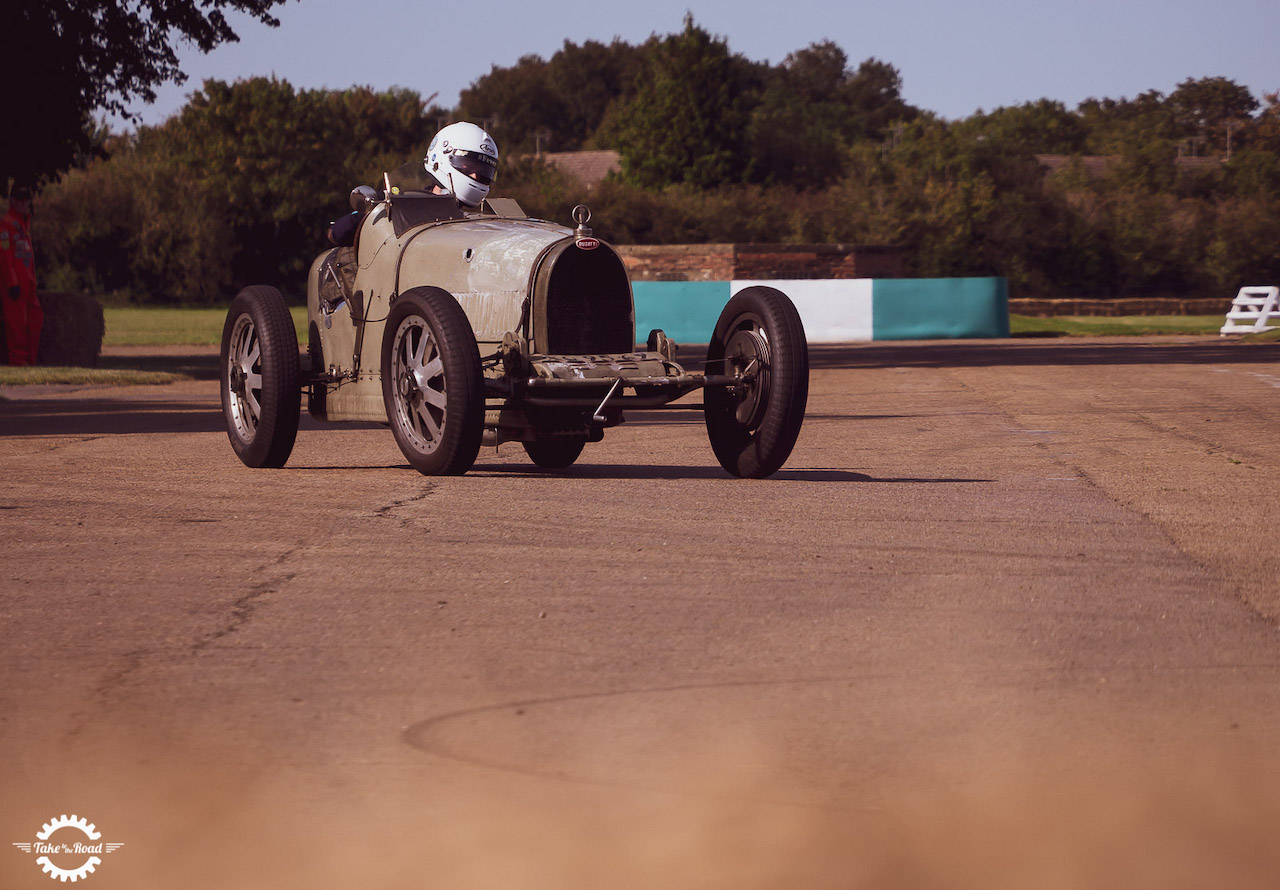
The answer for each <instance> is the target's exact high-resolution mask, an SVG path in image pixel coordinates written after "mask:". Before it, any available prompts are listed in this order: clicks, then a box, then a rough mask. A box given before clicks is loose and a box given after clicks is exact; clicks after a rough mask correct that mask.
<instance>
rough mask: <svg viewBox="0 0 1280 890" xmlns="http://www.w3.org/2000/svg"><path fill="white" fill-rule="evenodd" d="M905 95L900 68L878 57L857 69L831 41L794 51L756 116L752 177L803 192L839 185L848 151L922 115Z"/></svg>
mask: <svg viewBox="0 0 1280 890" xmlns="http://www.w3.org/2000/svg"><path fill="white" fill-rule="evenodd" d="M901 91H902V78H901V77H899V76H898V71H897V69H896V68H894V67H893V66H892V65H888V64H886V63H884V62H881V61H879V60H877V59H874V58H873V59H867V60H866V61H865V62H863V63H862V64H861V65H859V66H858V70H857V71H853V70H850V68H849V67H848V57H847V56H846V55H845V52H844V50H842V49H841V48H840V47H839V46H837V45H836V44H835V43H833V42H832V41H830V40H822V41H819V42H817V43H813V44H810V45H809V46H808V47H806V48H805V49H802V50H799V51H798V52H794V53H791V54H790V55H788V56H787V57H786V58H785V59H784V60H783V62H782V65H781V66H780V67H778V68H774V69H771V70H770V71H769V72H768V75H767V85H766V87H765V89H764V94H763V96H762V98H761V100H760V103H759V105H758V106H757V107H756V108H755V110H754V112H753V114H752V118H751V127H750V134H751V135H750V142H751V169H750V174H749V175H750V177H751V179H753V180H754V181H758V182H765V183H789V184H792V185H796V186H798V187H800V188H802V189H812V188H817V187H820V186H823V185H827V184H829V183H831V182H832V181H834V180H835V179H836V178H838V177H839V176H840V173H841V167H840V163H839V159H840V158H841V156H842V155H843V153H844V151H845V150H846V149H847V148H848V147H850V146H851V145H853V144H854V143H855V142H857V141H859V140H862V139H875V140H877V141H878V140H879V139H881V138H883V137H884V135H885V132H886V130H887V128H888V127H889V125H890V124H893V123H905V122H907V121H910V120H913V119H914V118H915V117H916V115H917V114H918V112H917V111H916V110H915V109H914V108H912V107H911V106H909V105H907V104H906V103H905V102H904V101H902V95H901Z"/></svg>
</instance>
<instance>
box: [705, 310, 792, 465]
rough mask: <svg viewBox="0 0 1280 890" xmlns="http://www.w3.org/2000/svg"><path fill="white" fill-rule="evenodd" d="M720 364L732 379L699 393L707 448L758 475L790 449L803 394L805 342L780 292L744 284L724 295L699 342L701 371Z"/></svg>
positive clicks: (712, 370) (722, 460) (714, 369)
mask: <svg viewBox="0 0 1280 890" xmlns="http://www.w3.org/2000/svg"><path fill="white" fill-rule="evenodd" d="M722 368H723V373H724V374H726V375H729V376H732V377H737V378H738V382H737V383H735V384H734V385H732V386H708V387H707V388H706V390H705V391H704V393H703V404H704V406H705V407H704V411H705V414H706V421H707V436H708V438H709V439H710V440H711V449H712V450H713V451H714V452H715V455H716V459H717V460H718V461H720V465H721V466H722V467H724V468H725V469H726V470H728V471H729V472H730V473H732V474H733V475H735V476H746V477H751V478H755V479H762V478H764V477H765V476H769V475H771V474H773V473H775V472H777V471H778V469H779V468H780V467H781V466H782V465H783V463H785V462H786V460H787V458H788V457H789V456H790V455H791V449H792V448H793V447H794V446H795V444H796V438H797V437H798V436H799V435H800V426H801V424H802V423H803V422H804V411H805V406H806V403H807V402H808V399H809V347H808V343H807V342H806V340H805V335H804V326H803V324H802V323H801V321H800V313H798V312H797V311H796V308H795V306H794V305H792V303H791V301H790V300H789V299H787V296H786V295H785V294H783V293H782V292H781V291H779V290H775V289H774V288H771V287H749V288H746V289H744V290H742V291H739V292H738V293H737V294H735V295H734V296H733V298H732V299H731V300H729V302H728V304H727V305H726V306H725V307H724V310H723V311H722V312H721V313H720V319H719V321H717V322H716V327H715V333H713V334H712V336H711V343H710V344H708V346H707V372H708V373H711V374H717V373H721V369H722Z"/></svg>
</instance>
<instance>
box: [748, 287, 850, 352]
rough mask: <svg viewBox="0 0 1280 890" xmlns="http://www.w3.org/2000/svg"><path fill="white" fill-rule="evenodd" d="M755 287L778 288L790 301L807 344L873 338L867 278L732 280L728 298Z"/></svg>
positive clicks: (846, 341)
mask: <svg viewBox="0 0 1280 890" xmlns="http://www.w3.org/2000/svg"><path fill="white" fill-rule="evenodd" d="M757 284H760V285H764V286H766V287H773V288H777V289H778V290H780V291H782V292H783V293H784V294H786V295H787V296H788V297H790V298H791V302H792V303H794V304H795V306H796V309H797V310H798V311H799V312H800V320H801V321H802V322H803V323H804V333H805V337H806V339H808V341H809V342H810V343H848V342H850V341H858V340H870V339H872V337H873V334H874V331H873V330H872V323H871V284H872V279H870V278H854V279H848V278H846V279H824V280H809V281H801V280H792V281H746V280H743V281H736V280H735V281H731V282H729V292H730V295H732V294H736V293H737V292H738V291H740V290H742V289H743V288H746V287H751V286H752V285H757Z"/></svg>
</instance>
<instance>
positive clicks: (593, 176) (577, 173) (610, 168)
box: [542, 151, 622, 189]
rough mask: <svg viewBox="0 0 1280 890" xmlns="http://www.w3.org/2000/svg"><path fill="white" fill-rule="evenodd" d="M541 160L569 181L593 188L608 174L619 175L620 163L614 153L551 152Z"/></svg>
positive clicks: (545, 154)
mask: <svg viewBox="0 0 1280 890" xmlns="http://www.w3.org/2000/svg"><path fill="white" fill-rule="evenodd" d="M542 157H543V159H544V160H545V161H546V162H547V163H548V164H550V165H551V166H552V167H555V168H556V169H557V170H559V171H560V172H561V173H563V174H564V175H565V176H567V177H569V178H570V179H576V180H577V181H578V182H580V183H581V184H582V185H584V186H586V187H587V188H589V189H590V188H595V187H596V186H597V185H599V184H600V183H602V182H604V179H605V177H606V176H608V175H609V174H610V173H619V172H621V170H622V162H621V159H620V157H619V156H618V153H617V152H616V151H553V152H546V153H544V154H543V155H542Z"/></svg>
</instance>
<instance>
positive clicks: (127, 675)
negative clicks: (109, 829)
mask: <svg viewBox="0 0 1280 890" xmlns="http://www.w3.org/2000/svg"><path fill="white" fill-rule="evenodd" d="M300 549H301V548H299V547H293V548H291V549H289V550H286V551H285V552H284V553H282V554H280V555H279V556H277V557H276V558H275V559H273V560H271V561H270V562H267V563H264V564H263V565H261V566H259V567H258V568H257V569H255V570H254V574H257V573H259V572H263V571H267V570H269V569H271V568H273V567H275V566H281V565H283V564H284V563H286V562H287V561H288V560H289V559H290V558H291V557H292V556H293V555H294V554H295V553H297V552H298V551H299V550H300ZM297 575H298V573H297V572H295V571H286V572H284V573H283V574H277V575H273V577H271V578H269V579H267V580H264V581H261V582H259V583H258V584H255V585H254V586H253V587H252V588H251V589H250V590H248V591H247V592H246V593H244V594H242V595H241V596H239V597H237V598H236V599H235V600H234V601H233V602H232V603H231V608H230V614H229V615H228V617H227V619H226V621H224V622H223V623H222V624H221V626H219V627H217V628H215V629H214V630H211V631H209V632H208V633H205V634H203V635H201V636H200V637H198V638H197V639H196V640H195V641H194V642H193V643H191V644H190V645H189V646H187V647H186V649H185V653H186V654H187V655H197V654H199V653H200V652H203V651H204V650H206V649H208V648H209V647H210V646H212V645H213V644H214V643H216V642H218V641H219V640H221V639H223V638H225V637H227V636H229V635H231V634H233V633H235V632H236V631H238V630H240V629H241V628H243V627H244V626H245V625H246V624H248V623H249V622H250V621H251V620H253V616H254V613H255V612H256V611H257V607H258V603H259V601H260V600H261V599H262V597H264V596H266V595H267V594H270V593H277V592H279V590H280V589H281V588H283V587H284V586H285V585H287V584H289V583H290V582H291V581H293V579H294V578H296V577H297ZM163 651H164V650H161V649H157V648H151V647H144V648H139V649H133V650H131V651H129V652H126V653H125V654H124V655H123V656H122V659H121V660H122V662H123V663H122V664H121V665H120V666H119V667H117V668H116V669H115V670H112V671H110V672H109V673H107V675H106V676H105V677H103V679H102V681H101V682H100V683H98V685H97V686H95V687H94V689H93V691H92V693H90V705H89V707H87V708H86V709H85V710H84V711H79V712H77V713H75V714H73V715H72V717H71V720H70V723H71V728H70V729H69V730H68V731H67V735H66V739H67V741H69V742H71V741H75V740H76V739H77V738H78V737H79V736H80V734H81V733H82V732H83V731H84V730H85V729H86V728H87V727H88V725H89V723H90V721H91V716H92V714H91V713H90V712H91V711H93V710H105V709H107V708H109V707H110V704H111V699H112V698H113V697H114V695H115V694H116V691H117V690H119V689H120V688H121V687H123V686H124V685H126V684H127V683H128V682H129V681H130V679H131V678H132V677H133V676H134V675H135V674H136V673H138V672H139V671H140V670H142V669H143V668H144V667H145V666H146V664H147V662H148V661H149V660H150V659H151V658H152V657H153V656H158V655H161V654H162V653H163Z"/></svg>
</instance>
